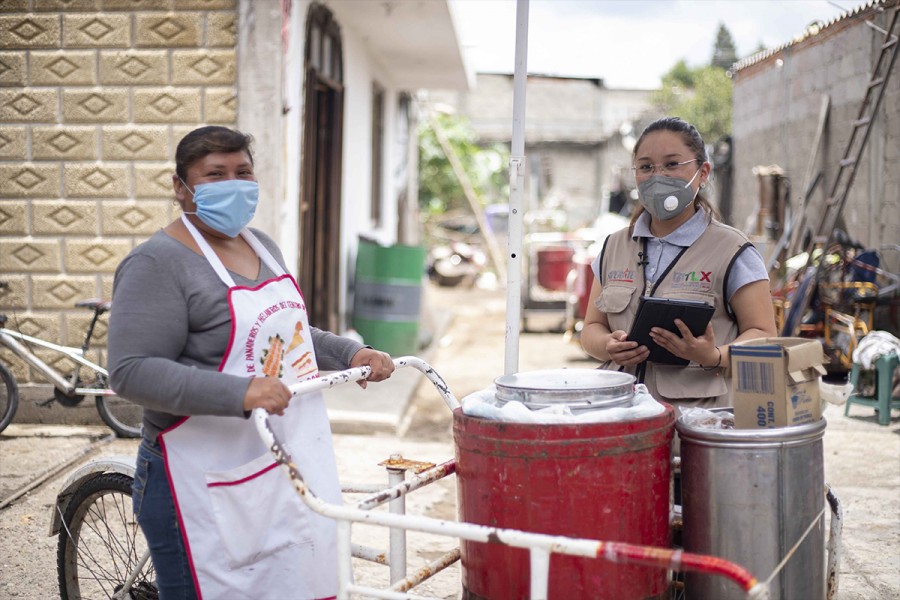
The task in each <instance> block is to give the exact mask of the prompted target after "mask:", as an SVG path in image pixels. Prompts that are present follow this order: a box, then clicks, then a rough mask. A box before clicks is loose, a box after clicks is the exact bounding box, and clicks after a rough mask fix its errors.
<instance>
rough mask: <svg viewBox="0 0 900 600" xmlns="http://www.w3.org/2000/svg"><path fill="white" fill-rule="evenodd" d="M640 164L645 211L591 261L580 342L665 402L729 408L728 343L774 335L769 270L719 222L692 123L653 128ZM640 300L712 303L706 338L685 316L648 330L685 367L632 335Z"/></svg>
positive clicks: (641, 143)
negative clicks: (653, 357) (654, 357)
mask: <svg viewBox="0 0 900 600" xmlns="http://www.w3.org/2000/svg"><path fill="white" fill-rule="evenodd" d="M633 161H634V165H633V168H634V173H635V183H636V184H637V188H638V194H639V199H640V206H639V207H638V209H637V212H636V214H635V215H634V217H633V218H632V221H631V224H630V226H629V227H628V228H627V229H623V230H621V231H618V232H616V233H614V234H613V235H611V236H609V238H608V239H607V240H606V242H605V243H604V246H603V251H602V252H601V253H600V255H599V256H598V257H597V258H596V259H595V260H594V263H593V265H592V267H593V272H594V277H595V279H594V283H593V287H592V289H591V294H590V302H589V304H588V310H587V315H586V317H585V321H584V328H583V330H582V332H581V343H582V346H583V347H584V349H585V351H586V352H588V353H589V354H590V355H592V356H594V357H595V358H597V359H599V360H601V361H604V365H603V367H604V368H607V369H614V370H623V371H627V372H630V373H633V374H635V375H636V376H637V377H638V379H639V380H640V381H641V382H643V383H645V384H646V385H647V387H648V389H649V391H650V393H651V394H652V395H653V397H654V398H656V399H658V400H661V401H664V402H668V403H670V404H674V405H682V406H684V405H688V406H704V407H707V408H711V407H714V406H730V405H731V398H730V385H729V379H728V378H727V377H726V376H725V375H724V372H725V369H727V368H728V366H729V365H730V356H729V345H730V344H732V343H734V342H736V341H743V340H749V339H754V338H760V337H766V336H774V335H776V329H775V317H774V312H773V309H772V301H771V296H770V291H769V282H768V274H767V272H766V268H765V264H764V262H763V260H762V257H761V256H760V254H759V252H758V251H757V250H756V248H754V247H753V245H752V244H751V243H750V242H749V241H748V239H747V236H745V235H744V234H743V233H741V232H740V231H738V230H736V229H734V228H732V227H729V226H727V225H724V224H723V223H721V222H719V221H718V220H717V219H716V218H715V216H714V215H715V211H714V210H713V208H712V207H711V206H710V204H709V203H708V202H707V201H706V199H705V198H704V197H703V189H704V188H706V186H707V182H708V180H709V175H710V169H711V166H710V164H709V162H708V161H707V157H706V150H705V147H704V144H703V139H702V138H701V136H700V134H699V133H698V132H697V130H696V128H694V126H693V125H690V124H689V123H686V122H685V121H683V120H681V119H678V118H675V117H666V118H663V119H659V120H657V121H655V122H653V123H651V124H650V125H649V126H648V127H647V128H646V129H645V130H644V132H643V133H642V134H641V137H640V138H639V139H638V141H637V144H636V145H635V148H634V153H633ZM641 296H655V297H665V298H674V299H683V300H694V301H702V302H705V303H706V304H709V305H711V306H713V307H714V309H715V310H714V312H713V316H712V319H711V321H710V324H709V326H708V327H707V328H706V331H705V332H704V333H703V334H702V335H699V336H694V335H692V334H691V332H690V330H689V329H688V328H687V326H686V325H685V324H684V323H683V322H681V321H679V320H676V321H675V325H676V326H677V329H678V331H679V332H680V335H678V334H675V333H672V332H670V331H666V330H664V329H661V328H654V329H652V330H651V334H650V336H651V338H652V339H653V341H654V342H655V343H656V344H658V345H659V346H661V347H662V348H664V349H666V350H668V351H669V352H671V353H672V354H674V355H675V356H677V357H679V358H681V359H686V360H688V361H689V363H688V364H687V365H686V366H678V365H671V364H662V363H654V362H650V361H648V360H647V359H648V357H649V355H650V350H649V349H648V348H647V347H646V346H644V345H640V346H639V345H638V343H637V342H634V341H631V340H629V339H628V332H629V331H630V330H631V326H632V323H633V321H634V318H635V316H636V313H637V308H638V304H639V301H640V298H641Z"/></svg>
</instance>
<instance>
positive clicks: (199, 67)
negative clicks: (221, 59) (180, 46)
mask: <svg viewBox="0 0 900 600" xmlns="http://www.w3.org/2000/svg"><path fill="white" fill-rule="evenodd" d="M191 69H192V70H194V71H196V72H197V73H200V74H201V75H203V76H204V77H209V76H211V75H212V74H213V73H216V72H218V71H221V70H222V65H220V64H219V63H217V62H216V61H214V60H213V59H211V58H210V57H208V56H204V57H203V58H201V59H200V60H198V61H196V62H194V63H192V64H191Z"/></svg>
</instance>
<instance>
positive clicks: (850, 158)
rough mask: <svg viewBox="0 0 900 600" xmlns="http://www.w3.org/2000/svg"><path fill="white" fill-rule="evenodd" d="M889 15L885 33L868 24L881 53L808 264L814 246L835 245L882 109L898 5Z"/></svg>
mask: <svg viewBox="0 0 900 600" xmlns="http://www.w3.org/2000/svg"><path fill="white" fill-rule="evenodd" d="M892 11H893V12H892V15H891V17H890V24H889V25H888V27H887V29H886V30H883V29H881V28H880V27H878V26H876V25H875V24H873V23H872V22H871V21H868V22H867V24H868V25H869V26H870V27H872V28H873V29H876V30H877V31H881V32H883V33H884V42H882V44H881V52H880V53H879V55H878V60H877V61H876V62H875V66H874V68H873V69H872V76H871V78H870V79H869V84H868V86H867V88H866V95H865V96H864V97H863V100H862V103H861V104H860V106H859V115H858V116H857V118H856V120H855V121H852V123H851V124H852V126H853V131H852V132H851V133H850V139H849V140H848V141H847V149H846V150H845V151H844V157H843V158H842V159H841V162H840V164H839V168H838V171H837V175H836V176H835V178H834V183H833V184H832V186H831V192H830V193H829V194H828V199H827V200H826V201H825V210H824V211H823V212H822V218H821V220H820V221H819V226H818V228H817V229H816V232H815V233H816V235H814V236H812V237H811V239H810V241H809V243H808V245H807V248H806V251H807V252H808V254H809V258H808V259H807V260H808V262H807V264H810V263H811V262H812V253H813V252H812V251H813V249H814V247H815V245H816V244H818V243H821V242H822V241H825V240H826V239H827V243H826V244H825V247H826V248H827V247H828V246H830V245H831V243H832V242H833V241H834V239H833V238H834V228H835V226H836V225H837V224H838V222H839V219H840V218H841V212H842V211H843V210H844V204H845V203H846V202H847V195H848V193H849V192H850V187H851V186H852V185H853V180H854V179H855V178H856V169H857V166H858V165H859V159H860V157H861V156H862V153H863V150H865V148H866V142H867V141H868V139H869V133H870V132H871V125H872V120H873V119H874V118H875V114H876V113H877V112H878V108H879V107H880V106H881V101H882V99H883V98H884V91H885V88H886V85H887V82H888V80H889V79H890V76H891V72H892V71H893V69H894V64H895V63H896V61H897V54H898V46H900V44H898V34H897V32H896V31H895V30H896V29H898V25H900V21H898V13H900V2H898V3H896V4H894V7H893V9H892ZM860 134H861V135H860ZM825 236H827V238H826V237H825ZM823 238H824V239H823Z"/></svg>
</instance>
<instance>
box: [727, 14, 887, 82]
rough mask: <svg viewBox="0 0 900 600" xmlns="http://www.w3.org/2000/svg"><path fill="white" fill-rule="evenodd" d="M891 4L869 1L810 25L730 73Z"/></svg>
mask: <svg viewBox="0 0 900 600" xmlns="http://www.w3.org/2000/svg"><path fill="white" fill-rule="evenodd" d="M892 4H893V3H892V2H888V1H887V0H869V1H868V2H866V3H865V4H861V5H860V6H857V7H856V8H854V9H852V10H849V11H846V12H843V13H841V14H840V15H838V16H837V17H835V18H833V19H831V20H830V21H828V22H827V23H821V22H816V23H813V24H810V25H809V26H808V27H807V28H806V30H805V31H804V32H803V33H799V34H797V35H795V36H794V38H793V39H792V40H791V41H789V42H787V43H784V44H782V45H780V46H778V47H776V48H770V49H767V50H763V51H762V52H757V53H756V54H751V55H750V56H748V57H747V58H742V59H741V60H739V61H737V62H736V63H734V65H732V67H731V71H732V72H733V73H737V72H738V71H740V70H741V69H746V68H747V67H750V66H752V65H755V64H757V63H759V62H762V61H764V60H766V59H767V58H770V57H771V56H773V55H775V54H778V53H779V52H782V51H783V50H784V49H785V48H790V47H791V46H793V45H794V44H799V43H800V42H802V41H804V40H807V39H809V38H811V37H814V36H817V35H819V34H820V33H823V32H824V31H825V30H826V29H828V28H829V27H833V26H834V25H837V24H838V23H840V22H841V21H845V20H847V19H850V18H852V17H855V16H856V15H858V14H860V13H862V12H865V11H868V10H872V9H875V8H877V7H879V6H882V7H884V6H890V5H892Z"/></svg>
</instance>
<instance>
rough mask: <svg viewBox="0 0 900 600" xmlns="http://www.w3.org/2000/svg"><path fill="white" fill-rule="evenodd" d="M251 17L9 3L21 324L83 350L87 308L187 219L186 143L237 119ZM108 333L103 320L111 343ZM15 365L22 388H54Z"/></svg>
mask: <svg viewBox="0 0 900 600" xmlns="http://www.w3.org/2000/svg"><path fill="white" fill-rule="evenodd" d="M237 9H238V7H237V0H3V1H2V2H0V280H4V281H6V282H7V283H9V285H10V287H9V289H8V290H7V291H6V292H5V293H3V292H0V313H4V314H7V315H8V316H9V317H10V320H9V322H8V326H12V327H16V328H18V329H20V330H21V331H22V332H24V333H27V334H29V335H34V336H37V337H41V338H46V339H48V340H50V341H52V342H56V343H63V344H68V345H75V346H80V345H81V342H82V340H83V336H84V332H85V331H86V327H87V324H88V321H89V318H90V313H89V311H86V310H84V309H76V308H74V303H75V301H77V300H80V299H83V298H90V297H103V298H109V297H111V293H112V280H113V273H114V272H115V268H116V266H117V265H118V264H119V262H120V261H121V260H122V259H123V258H124V257H125V255H126V254H127V253H128V252H129V251H130V250H131V249H132V248H133V247H134V246H135V245H137V244H138V243H140V242H141V241H143V240H145V239H146V238H147V237H149V236H150V235H152V234H153V233H154V232H156V231H157V230H158V229H160V228H161V227H163V226H164V225H165V224H167V223H168V222H169V221H171V220H172V219H173V218H174V217H175V216H176V208H175V206H174V204H173V202H172V182H171V177H172V173H173V172H174V155H175V147H176V145H177V143H178V140H180V139H181V137H182V136H183V135H184V134H186V133H187V132H188V131H190V130H192V129H194V128H195V127H198V126H200V125H203V124H221V125H227V126H234V125H235V124H236V121H237V88H236V80H237V60H236V40H237V19H238V17H237V14H238V12H237ZM105 334H106V327H105V322H103V323H101V324H100V325H99V327H98V330H97V331H96V337H95V339H96V340H97V342H98V344H99V348H102V346H103V345H104V344H105ZM41 356H42V357H43V358H45V359H47V360H48V361H51V364H53V360H54V359H53V358H51V357H50V356H48V355H46V354H44V353H42V354H41ZM99 356H100V354H99V353H94V354H93V357H94V358H95V359H96V358H98V357H99ZM4 358H10V357H8V356H6V357H4ZM5 362H7V364H10V365H11V366H12V367H13V370H14V372H15V374H16V376H17V377H18V379H19V380H20V381H21V382H27V381H32V380H33V381H41V378H39V377H37V376H36V375H35V374H34V373H31V372H29V370H28V369H27V368H25V367H24V366H23V365H22V364H21V363H20V362H19V361H14V360H9V361H5Z"/></svg>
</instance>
